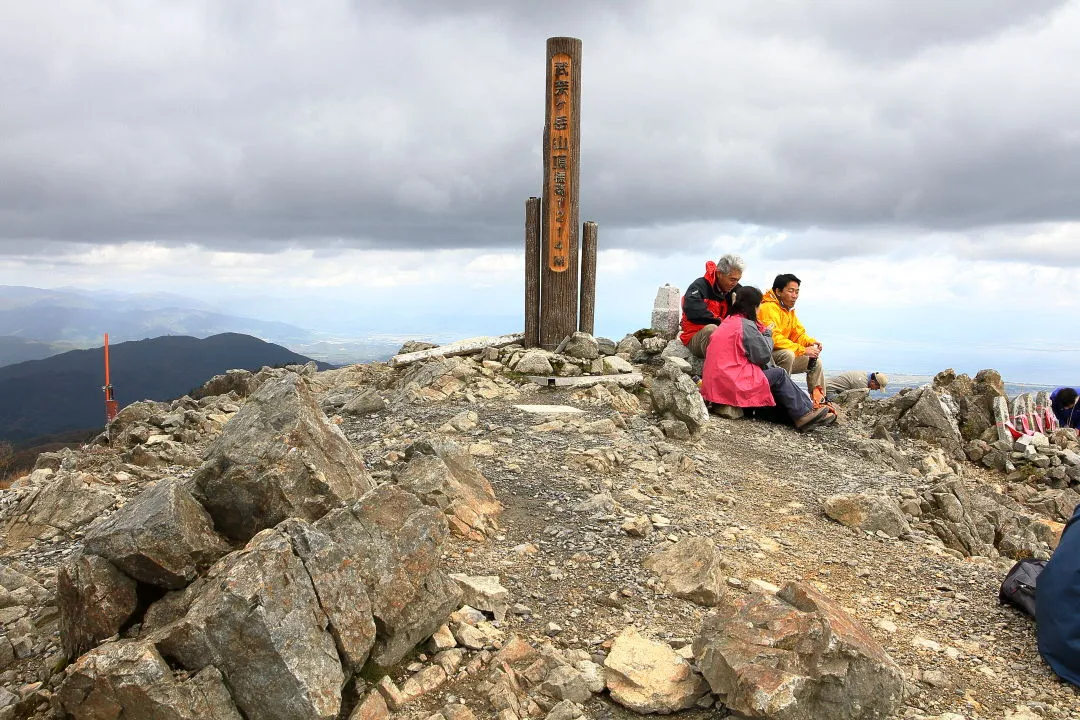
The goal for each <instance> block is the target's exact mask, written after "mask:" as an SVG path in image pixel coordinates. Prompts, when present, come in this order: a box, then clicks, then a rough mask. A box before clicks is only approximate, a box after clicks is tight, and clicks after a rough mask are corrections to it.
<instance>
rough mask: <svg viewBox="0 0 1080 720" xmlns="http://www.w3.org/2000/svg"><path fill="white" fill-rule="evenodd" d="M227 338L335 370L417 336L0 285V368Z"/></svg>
mask: <svg viewBox="0 0 1080 720" xmlns="http://www.w3.org/2000/svg"><path fill="white" fill-rule="evenodd" d="M324 330H325V328H324ZM225 332H236V333H241V334H244V335H253V336H255V337H258V338H262V339H263V340H266V341H267V342H272V343H276V344H278V345H283V346H285V347H289V348H292V349H293V350H295V351H296V352H299V353H301V354H303V355H307V356H309V357H313V358H316V359H318V360H323V361H326V362H330V363H333V364H335V365H339V364H340V365H343V364H349V363H356V362H370V361H372V360H386V359H388V358H389V357H390V356H391V355H393V354H394V352H395V351H396V349H397V348H398V347H400V346H401V343H402V342H403V341H404V340H405V339H413V337H414V336H406V337H397V336H388V335H385V334H378V333H374V332H360V333H358V334H356V335H352V334H349V333H340V332H338V333H333V334H330V333H326V332H315V331H312V330H308V329H305V328H302V327H299V326H296V325H290V324H288V323H284V322H273V321H266V320H256V319H254V318H250V317H244V316H243V315H242V314H238V315H234V314H231V313H228V312H222V311H221V310H220V309H218V308H214V307H213V306H210V305H208V304H207V303H205V302H203V301H201V300H198V299H196V298H190V297H185V296H182V295H174V294H169V293H128V292H123V291H113V290H82V289H77V288H61V289H55V290H46V289H41V288H32V287H21V286H13V285H0V367H3V366H5V365H10V364H12V363H18V362H23V361H25V360H40V359H42V358H46V357H49V356H51V355H56V354H58V353H62V352H66V351H68V350H77V349H83V348H91V347H100V346H101V344H102V339H103V337H104V334H105V333H109V339H110V340H111V341H112V342H114V343H117V342H123V341H126V340H142V339H144V338H152V337H159V336H162V335H189V336H192V337H207V336H210V335H217V334H220V333H225ZM424 339H428V338H424Z"/></svg>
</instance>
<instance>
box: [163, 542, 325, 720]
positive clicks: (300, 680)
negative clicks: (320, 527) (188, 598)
mask: <svg viewBox="0 0 1080 720" xmlns="http://www.w3.org/2000/svg"><path fill="white" fill-rule="evenodd" d="M328 625H329V620H328V618H327V616H326V613H325V612H323V609H322V607H321V605H320V602H319V596H318V594H317V593H316V589H315V587H314V585H313V584H312V580H311V577H310V576H309V574H308V571H307V569H306V568H305V567H304V563H303V561H302V560H301V559H300V558H299V557H298V556H297V555H296V553H295V552H294V550H293V546H292V541H291V539H290V537H289V536H288V535H286V533H285V532H283V531H281V530H278V529H274V530H267V531H264V532H263V533H261V534H259V535H258V536H256V537H255V538H253V539H252V541H251V542H250V543H249V544H248V546H247V547H246V548H244V550H242V551H239V552H236V553H233V554H230V555H227V556H226V557H224V558H222V560H221V561H219V562H218V564H216V565H215V566H214V567H213V568H211V570H210V573H209V575H208V581H207V583H206V585H205V586H204V588H203V589H202V592H201V593H200V594H199V596H198V597H197V598H196V599H195V600H194V602H193V603H192V604H191V607H190V608H189V609H188V611H187V614H186V615H185V616H184V617H183V619H181V620H179V621H178V622H176V623H175V624H173V625H170V626H168V627H166V628H165V629H163V630H162V631H161V633H160V639H159V640H158V641H157V643H156V645H157V647H158V649H159V651H160V652H161V654H162V655H163V656H164V657H166V658H169V659H171V660H173V661H174V662H177V663H179V664H180V665H181V666H182V667H184V668H186V669H188V670H189V671H191V672H198V671H201V670H203V669H205V668H208V667H210V666H213V667H216V668H217V669H218V670H220V671H221V674H222V675H223V676H224V678H225V682H226V683H227V684H228V686H229V688H231V690H232V696H233V700H234V702H235V703H236V706H237V707H238V708H239V709H240V711H241V712H242V713H243V715H244V717H246V718H249V720H259V719H260V718H266V719H270V718H274V719H293V718H295V720H301V719H309V718H325V719H326V720H331V718H336V717H337V714H338V711H339V710H340V709H341V687H342V685H343V684H344V681H345V675H344V673H343V671H342V667H341V662H340V661H339V659H338V653H337V648H336V646H335V643H334V639H333V637H332V636H331V634H330V632H329V629H328Z"/></svg>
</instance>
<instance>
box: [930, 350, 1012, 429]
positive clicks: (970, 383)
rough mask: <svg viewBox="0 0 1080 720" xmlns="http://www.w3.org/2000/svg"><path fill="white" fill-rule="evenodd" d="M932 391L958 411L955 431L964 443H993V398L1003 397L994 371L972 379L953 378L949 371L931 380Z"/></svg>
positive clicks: (960, 376)
mask: <svg viewBox="0 0 1080 720" xmlns="http://www.w3.org/2000/svg"><path fill="white" fill-rule="evenodd" d="M933 387H934V390H936V391H938V392H940V393H947V394H948V395H949V396H951V397H952V400H953V402H954V403H955V405H956V408H957V411H958V418H957V422H958V429H959V431H960V435H961V437H962V438H963V439H964V440H966V441H970V440H976V439H981V440H985V441H987V442H993V441H994V440H996V439H997V432H996V431H995V430H994V424H995V418H994V402H995V398H1004V397H1005V383H1004V382H1002V380H1001V375H1000V374H999V373H998V372H997V371H996V370H980V371H979V372H978V373H977V374H976V375H975V379H974V380H972V379H971V378H969V377H968V376H967V375H963V374H960V375H957V374H956V372H955V371H954V370H952V369H951V368H950V369H948V370H943V371H941V372H939V373H938V374H937V375H935V376H934V382H933Z"/></svg>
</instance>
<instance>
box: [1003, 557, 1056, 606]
mask: <svg viewBox="0 0 1080 720" xmlns="http://www.w3.org/2000/svg"><path fill="white" fill-rule="evenodd" d="M1044 567H1046V561H1045V560H1036V559H1035V558H1024V559H1023V560H1021V561H1020V562H1018V563H1016V564H1015V565H1013V566H1012V569H1010V570H1009V574H1008V575H1006V576H1005V582H1003V583H1001V590H999V591H998V601H1000V602H1001V604H1002V605H1006V604H1008V605H1012V606H1014V607H1017V608H1019V609H1021V610H1023V611H1024V612H1026V613H1027V614H1028V615H1030V616H1031V617H1035V585H1036V583H1037V582H1038V579H1039V574H1040V573H1041V572H1042V571H1043V568H1044Z"/></svg>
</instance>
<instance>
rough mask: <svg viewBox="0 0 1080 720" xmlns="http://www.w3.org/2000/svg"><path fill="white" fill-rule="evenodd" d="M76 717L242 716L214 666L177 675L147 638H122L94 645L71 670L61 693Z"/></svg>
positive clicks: (216, 719)
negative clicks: (113, 641)
mask: <svg viewBox="0 0 1080 720" xmlns="http://www.w3.org/2000/svg"><path fill="white" fill-rule="evenodd" d="M57 697H58V700H59V702H60V706H61V707H62V708H63V709H64V710H65V711H66V712H67V713H68V714H67V717H71V718H73V719H74V720H99V719H100V718H125V720H127V719H128V718H130V720H241V718H242V717H243V716H242V715H241V714H240V713H239V712H238V711H237V709H236V706H235V705H233V702H232V697H231V696H230V695H229V689H228V687H226V685H225V682H224V680H223V678H222V676H221V673H220V672H219V671H218V670H217V668H215V667H213V666H209V667H206V668H204V669H202V670H200V671H199V672H197V673H195V674H194V675H192V676H191V677H177V675H176V674H175V673H174V672H173V670H172V668H170V667H169V664H168V663H167V662H165V660H164V658H162V657H161V655H160V654H159V653H158V652H157V650H156V649H155V648H154V646H153V645H152V644H151V643H148V642H140V641H131V640H121V641H119V642H115V643H110V644H108V645H103V646H102V647H99V648H97V649H95V650H91V651H90V652H88V653H87V654H86V655H84V656H82V657H81V658H79V659H78V661H77V662H76V663H75V664H74V665H72V666H71V668H69V669H68V674H67V677H66V678H65V680H64V682H63V684H62V685H61V686H60V688H59V691H58V693H57Z"/></svg>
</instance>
